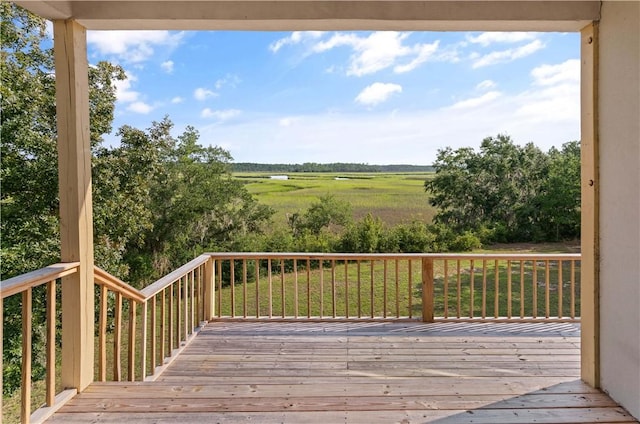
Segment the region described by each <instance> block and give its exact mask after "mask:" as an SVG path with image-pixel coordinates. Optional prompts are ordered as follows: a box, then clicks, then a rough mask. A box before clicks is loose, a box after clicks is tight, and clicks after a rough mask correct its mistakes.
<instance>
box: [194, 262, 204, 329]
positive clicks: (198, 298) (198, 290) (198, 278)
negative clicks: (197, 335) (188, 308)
mask: <svg viewBox="0 0 640 424" xmlns="http://www.w3.org/2000/svg"><path fill="white" fill-rule="evenodd" d="M193 275H194V278H195V280H194V282H193V284H194V290H195V295H194V296H195V297H194V299H193V301H194V309H195V315H196V316H195V321H194V324H195V326H196V327H199V326H200V323H201V322H202V321H204V320H203V319H202V313H201V312H202V306H200V305H201V303H202V284H201V283H202V265H200V266H199V267H197V268H196V269H195V270H194V274H193Z"/></svg>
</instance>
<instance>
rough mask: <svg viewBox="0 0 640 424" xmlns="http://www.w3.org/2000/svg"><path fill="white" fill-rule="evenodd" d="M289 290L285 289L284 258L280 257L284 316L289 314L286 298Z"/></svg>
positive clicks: (281, 299) (281, 295)
mask: <svg viewBox="0 0 640 424" xmlns="http://www.w3.org/2000/svg"><path fill="white" fill-rule="evenodd" d="M286 294H287V291H286V290H285V282H284V259H280V301H281V302H282V318H285V317H286V316H287V310H286V304H287V299H286Z"/></svg>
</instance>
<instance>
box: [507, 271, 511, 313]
mask: <svg viewBox="0 0 640 424" xmlns="http://www.w3.org/2000/svg"><path fill="white" fill-rule="evenodd" d="M511 282H512V277H511V260H508V261H507V318H511V312H512V308H511V300H512V299H511Z"/></svg>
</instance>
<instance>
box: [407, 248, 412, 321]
mask: <svg viewBox="0 0 640 424" xmlns="http://www.w3.org/2000/svg"><path fill="white" fill-rule="evenodd" d="M412 263H413V261H412V260H411V259H409V260H408V261H407V272H408V273H409V280H408V281H407V285H408V286H409V287H408V289H409V318H413V269H412Z"/></svg>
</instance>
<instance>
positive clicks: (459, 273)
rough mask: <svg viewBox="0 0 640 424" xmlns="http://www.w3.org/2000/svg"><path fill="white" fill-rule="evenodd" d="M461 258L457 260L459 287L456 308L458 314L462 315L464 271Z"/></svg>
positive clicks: (458, 315)
mask: <svg viewBox="0 0 640 424" xmlns="http://www.w3.org/2000/svg"><path fill="white" fill-rule="evenodd" d="M460 262H461V261H460V259H457V260H456V263H457V265H456V272H457V274H458V275H457V281H456V282H457V288H458V293H457V294H458V305H457V309H456V316H457V317H458V318H460V317H462V272H461V271H460Z"/></svg>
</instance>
